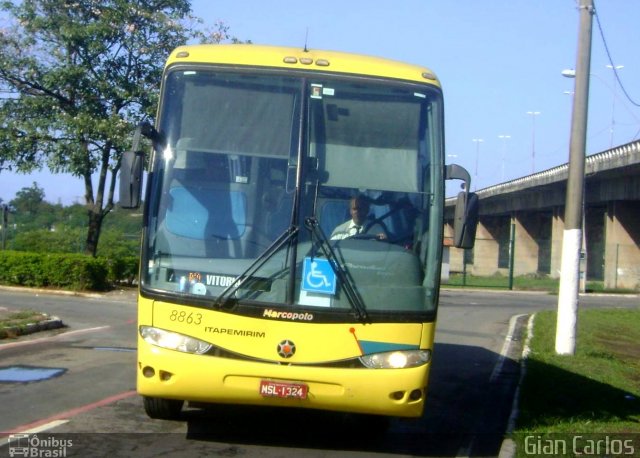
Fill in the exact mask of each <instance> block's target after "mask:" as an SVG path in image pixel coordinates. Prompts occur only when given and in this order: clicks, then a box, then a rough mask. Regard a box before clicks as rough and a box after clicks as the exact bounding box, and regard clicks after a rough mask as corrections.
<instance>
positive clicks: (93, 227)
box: [84, 206, 104, 256]
mask: <svg viewBox="0 0 640 458" xmlns="http://www.w3.org/2000/svg"><path fill="white" fill-rule="evenodd" d="M87 213H88V216H89V228H88V229H87V241H86V243H85V248H84V250H85V253H86V254H88V255H90V256H95V255H96V253H97V252H98V241H99V240H100V230H101V229H102V219H103V217H104V216H103V213H102V211H101V210H100V209H99V208H96V207H95V206H92V208H90V209H89V211H88V212H87Z"/></svg>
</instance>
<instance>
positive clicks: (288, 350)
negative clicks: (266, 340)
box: [277, 340, 296, 358]
mask: <svg viewBox="0 0 640 458" xmlns="http://www.w3.org/2000/svg"><path fill="white" fill-rule="evenodd" d="M277 351H278V354H279V355H280V356H282V357H283V358H291V357H292V356H293V355H294V354H295V353H296V344H294V343H293V342H291V341H290V340H283V341H282V342H280V343H279V344H278V349H277Z"/></svg>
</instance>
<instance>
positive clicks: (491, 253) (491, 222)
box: [472, 218, 500, 276]
mask: <svg viewBox="0 0 640 458" xmlns="http://www.w3.org/2000/svg"><path fill="white" fill-rule="evenodd" d="M499 234H500V230H499V227H497V226H496V218H481V219H480V220H479V221H478V228H477V229H476V243H475V245H474V248H473V270H472V274H473V275H478V276H490V275H493V274H495V273H496V272H498V257H499V250H500V245H499V242H498V236H499Z"/></svg>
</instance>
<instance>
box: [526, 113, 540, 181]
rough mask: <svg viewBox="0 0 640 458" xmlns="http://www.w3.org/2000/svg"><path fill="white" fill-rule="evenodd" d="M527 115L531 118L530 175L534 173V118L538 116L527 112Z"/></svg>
mask: <svg viewBox="0 0 640 458" xmlns="http://www.w3.org/2000/svg"><path fill="white" fill-rule="evenodd" d="M527 114H528V115H529V116H531V173H535V172H536V116H538V115H539V114H540V112H539V111H527Z"/></svg>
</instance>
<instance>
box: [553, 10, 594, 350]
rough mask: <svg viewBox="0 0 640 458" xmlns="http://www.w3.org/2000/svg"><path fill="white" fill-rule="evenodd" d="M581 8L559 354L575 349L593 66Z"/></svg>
mask: <svg viewBox="0 0 640 458" xmlns="http://www.w3.org/2000/svg"><path fill="white" fill-rule="evenodd" d="M579 10H580V30H579V33H578V56H577V59H576V79H575V94H574V98H573V114H572V117H571V140H570V146H569V177H568V180H567V196H566V203H565V210H564V233H563V237H562V262H561V266H560V291H559V295H558V322H557V327H556V353H558V354H560V355H573V354H575V350H576V328H577V323H578V289H579V283H580V281H579V277H580V274H579V271H580V251H581V247H582V215H583V211H584V208H583V206H584V164H585V150H586V141H587V112H588V107H589V71H590V67H591V30H592V24H593V14H594V8H593V0H580V6H579Z"/></svg>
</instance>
